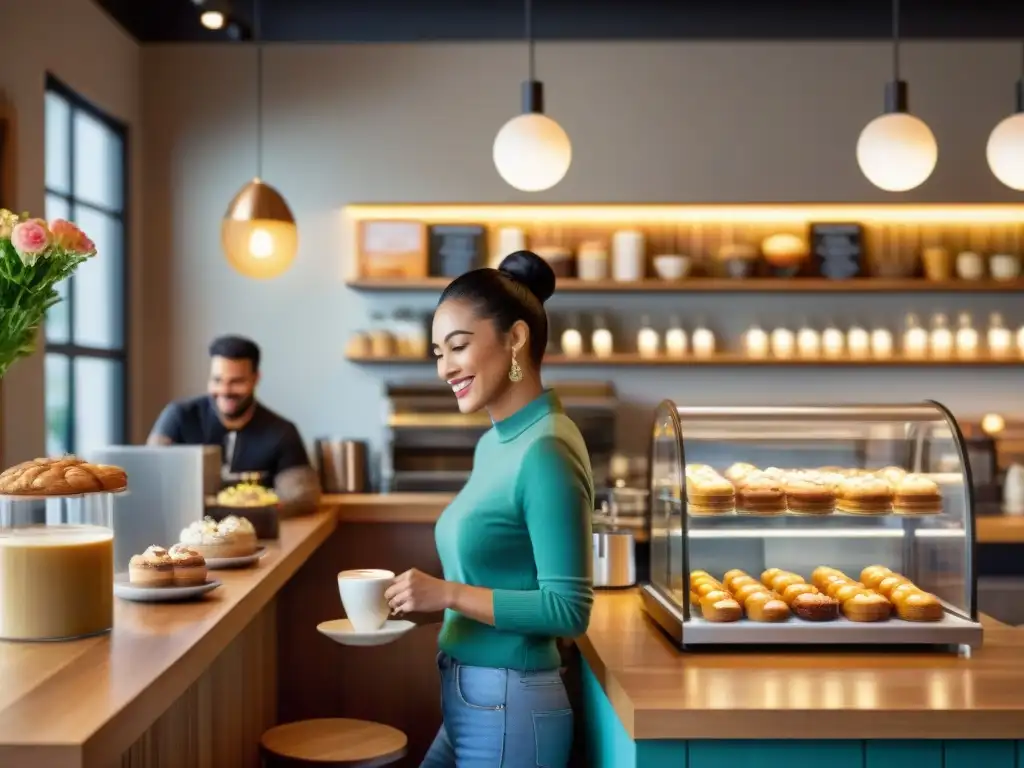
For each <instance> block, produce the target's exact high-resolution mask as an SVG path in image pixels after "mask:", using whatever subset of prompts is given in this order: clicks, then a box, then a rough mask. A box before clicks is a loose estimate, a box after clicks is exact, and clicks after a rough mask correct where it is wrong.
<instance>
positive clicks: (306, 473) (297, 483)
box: [274, 464, 320, 518]
mask: <svg viewBox="0 0 1024 768" xmlns="http://www.w3.org/2000/svg"><path fill="white" fill-rule="evenodd" d="M274 493H276V494H277V497H278V498H279V499H280V500H281V517H282V518H287V517H294V516H295V515H307V514H309V513H311V512H316V510H317V507H318V506H319V505H320V478H318V477H317V476H316V472H315V471H314V470H313V468H312V467H311V466H309V465H308V464H307V465H306V466H304V467H291V468H289V469H286V470H284V471H283V472H279V473H278V475H277V478H276V479H275V480H274Z"/></svg>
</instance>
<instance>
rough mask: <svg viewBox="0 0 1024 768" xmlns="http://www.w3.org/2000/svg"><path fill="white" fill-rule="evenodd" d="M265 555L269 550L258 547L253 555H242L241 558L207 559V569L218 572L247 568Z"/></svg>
mask: <svg viewBox="0 0 1024 768" xmlns="http://www.w3.org/2000/svg"><path fill="white" fill-rule="evenodd" d="M265 554H267V548H266V547H258V548H257V549H256V551H255V552H253V553H252V554H251V555H242V556H241V557H208V558H207V559H206V569H207V570H208V571H218V570H222V569H224V568H245V567H246V566H247V565H252V564H253V563H255V562H257V561H258V560H259V559H260V558H261V557H263V556H264V555H265Z"/></svg>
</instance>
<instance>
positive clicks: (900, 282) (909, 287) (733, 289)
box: [346, 277, 1024, 295]
mask: <svg viewBox="0 0 1024 768" xmlns="http://www.w3.org/2000/svg"><path fill="white" fill-rule="evenodd" d="M451 279H452V278H448V277H426V278H417V279H403V278H395V279H386V278H385V279H374V278H360V279H355V280H350V281H348V282H347V283H346V285H348V287H350V288H353V289H355V290H358V291H376V292H392V293H414V292H427V291H436V292H440V291H442V290H443V289H444V287H445V286H446V285H448V283H449V282H451ZM558 293H1024V280H1011V281H998V280H943V281H934V280H925V279H921V278H904V279H893V278H882V277H869V278H855V279H851V280H828V279H824V278H816V277H806V278H793V279H788V280H784V279H778V278H748V279H729V278H709V277H695V278H691V279H686V280H677V281H672V282H667V281H664V280H657V279H648V280H642V281H638V282H635V283H624V282H616V281H615V280H600V281H587V280H576V279H571V278H562V279H560V280H559V281H558V287H557V290H556V295H557V294H558Z"/></svg>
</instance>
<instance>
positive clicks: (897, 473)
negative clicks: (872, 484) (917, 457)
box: [874, 467, 907, 488]
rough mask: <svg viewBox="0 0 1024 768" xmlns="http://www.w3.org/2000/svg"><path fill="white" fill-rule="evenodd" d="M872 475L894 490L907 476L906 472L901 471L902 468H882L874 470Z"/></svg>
mask: <svg viewBox="0 0 1024 768" xmlns="http://www.w3.org/2000/svg"><path fill="white" fill-rule="evenodd" d="M874 474H875V476H876V477H880V478H882V479H883V480H885V481H886V482H887V483H889V485H891V486H892V487H893V488H895V487H896V486H897V485H899V484H900V482H901V481H902V480H903V478H905V477H906V476H907V470H905V469H903V467H882V468H881V469H878V470H875V473H874Z"/></svg>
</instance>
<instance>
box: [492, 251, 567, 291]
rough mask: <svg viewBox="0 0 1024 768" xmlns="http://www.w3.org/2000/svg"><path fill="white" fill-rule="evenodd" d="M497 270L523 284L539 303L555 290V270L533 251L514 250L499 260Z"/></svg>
mask: <svg viewBox="0 0 1024 768" xmlns="http://www.w3.org/2000/svg"><path fill="white" fill-rule="evenodd" d="M498 271H499V272H503V273H504V274H506V275H508V276H509V277H511V278H512V279H513V280H515V281H516V282H519V283H522V284H523V285H525V286H526V287H527V288H528V289H529V291H530V293H532V294H533V295H534V296H536V297H537V298H538V299H539V300H540V303H541V304H543V303H544V302H545V301H547V300H548V299H550V298H551V295H552V294H553V293H554V292H555V271H554V270H553V269H552V268H551V265H550V264H548V263H547V262H546V261H545V260H544V259H543V258H541V257H540V256H538V255H537V254H536V253H534V252H533V251H514V252H513V253H510V254H509V255H508V256H506V257H505V258H504V259H502V260H501V264H499V265H498Z"/></svg>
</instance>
